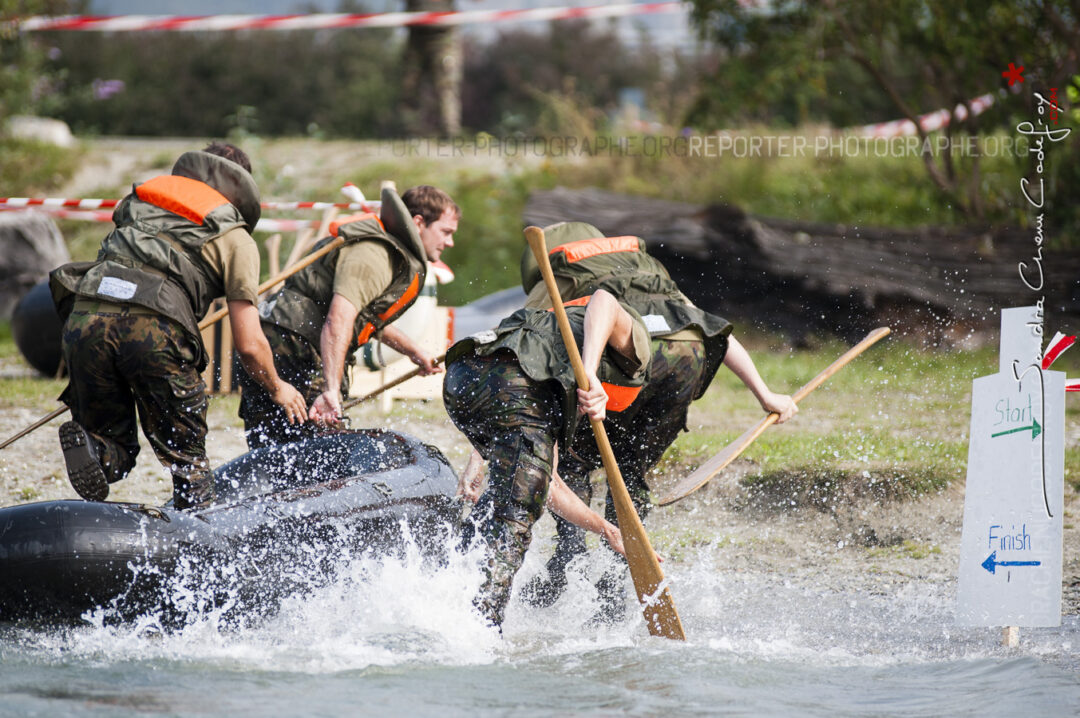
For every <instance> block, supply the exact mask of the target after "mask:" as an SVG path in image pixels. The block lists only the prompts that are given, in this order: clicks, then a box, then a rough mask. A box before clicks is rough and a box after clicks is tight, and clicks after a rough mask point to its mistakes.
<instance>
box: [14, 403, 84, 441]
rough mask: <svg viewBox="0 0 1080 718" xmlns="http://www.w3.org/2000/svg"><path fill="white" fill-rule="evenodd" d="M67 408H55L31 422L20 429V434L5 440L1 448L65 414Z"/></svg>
mask: <svg viewBox="0 0 1080 718" xmlns="http://www.w3.org/2000/svg"><path fill="white" fill-rule="evenodd" d="M67 410H68V408H67V407H66V406H61V407H59V408H57V409H55V410H54V411H53V412H51V413H50V414H48V415H47V416H43V417H41V418H40V419H38V420H37V421H35V422H34V423H33V424H31V425H30V426H28V427H26V428H25V429H23V430H22V431H20V432H19V433H18V434H16V435H15V436H13V437H11V438H10V439H8V440H7V441H5V442H4V443H3V444H0V449H4V448H7V446H8V444H14V443H15V442H16V441H18V440H19V439H21V438H23V437H24V436H26V435H27V434H29V433H30V432H31V431H34V430H35V429H38V428H40V427H42V426H45V425H46V424H48V423H49V422H50V421H52V420H53V419H55V418H56V417H58V416H60V415H61V414H63V413H64V412H65V411H67Z"/></svg>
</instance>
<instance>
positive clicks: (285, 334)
mask: <svg viewBox="0 0 1080 718" xmlns="http://www.w3.org/2000/svg"><path fill="white" fill-rule="evenodd" d="M262 329H263V334H265V335H266V340H267V341H268V342H269V343H270V351H271V352H273V355H274V368H275V369H276V370H277V373H278V376H279V377H281V379H282V380H283V381H287V382H288V383H290V384H292V385H293V386H294V387H296V389H297V391H299V392H300V393H301V394H303V395H304V402H305V403H306V404H307V407H308V409H310V408H311V405H312V404H314V403H315V400H316V399H318V398H319V395H320V394H322V393H323V392H324V391H325V390H326V380H325V379H323V374H322V369H323V365H322V358H320V357H319V352H318V351H317V350H316V349H315V348H314V347H313V346H311V344H310V343H309V342H308V341H307V340H306V339H304V338H303V337H301V336H300V335H299V334H295V333H293V332H290V331H289V330H287V329H282V328H280V327H278V326H276V325H274V324H266V323H263V325H262ZM233 376H234V377H235V378H236V382H237V384H239V385H240V390H241V395H240V412H239V413H240V418H241V419H243V420H244V433H245V435H246V438H247V445H248V448H249V449H257V448H259V447H262V446H273V445H275V444H287V443H290V442H293V441H300V440H301V439H306V438H308V437H311V436H314V435H315V434H317V433H319V431H320V427H318V426H317V425H316V424H313V423H311V422H304V423H303V424H290V423H289V419H288V416H287V415H286V414H285V410H284V409H282V408H281V407H280V406H278V405H277V404H275V403H274V401H273V400H272V399H271V398H270V394H268V393H267V391H266V389H263V388H262V385H260V384H258V383H257V382H256V381H255V380H254V379H252V378H251V377H250V376H249V375H248V373H247V372H246V371H244V368H243V366H241V364H240V360H239V359H236V361H235V362H234V364H233ZM348 392H349V382H348V372H347V371H346V372H345V375H344V376H343V378H342V382H341V394H342V396H347V395H348Z"/></svg>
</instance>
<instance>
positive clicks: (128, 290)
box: [97, 277, 139, 299]
mask: <svg viewBox="0 0 1080 718" xmlns="http://www.w3.org/2000/svg"><path fill="white" fill-rule="evenodd" d="M138 288H139V286H138V285H137V284H135V282H129V281H127V280H126V279H119V278H117V277H102V278H101V283H100V284H98V288H97V293H98V294H100V295H101V296H103V297H112V298H113V299H131V298H132V297H134V296H135V290H136V289H138Z"/></svg>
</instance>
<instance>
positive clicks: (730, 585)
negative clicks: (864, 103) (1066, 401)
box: [0, 547, 1080, 718]
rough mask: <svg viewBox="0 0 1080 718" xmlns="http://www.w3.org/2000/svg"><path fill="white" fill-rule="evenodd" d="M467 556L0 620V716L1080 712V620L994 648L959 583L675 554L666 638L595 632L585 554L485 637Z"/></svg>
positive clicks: (626, 624) (369, 560) (639, 632)
mask: <svg viewBox="0 0 1080 718" xmlns="http://www.w3.org/2000/svg"><path fill="white" fill-rule="evenodd" d="M708 548H709V547H705V548H704V549H703V552H705V553H707V552H708ZM475 559H476V557H475V556H458V555H454V556H452V557H451V558H450V559H449V560H447V561H444V562H438V563H436V562H432V561H430V560H425V559H424V558H423V557H422V556H421V555H420V554H419V553H418V552H415V551H411V552H409V553H407V554H405V555H403V556H399V557H396V558H394V559H378V558H375V557H371V556H364V557H359V558H353V559H350V560H348V562H347V565H345V566H344V567H343V570H342V571H341V572H340V574H339V575H338V576H337V577H336V579H335V580H334V581H333V582H332V583H330V584H329V585H327V584H325V582H321V583H322V585H318V586H317V587H314V588H311V589H310V590H303V591H301V592H299V593H298V594H297V595H294V596H291V597H289V598H288V599H287V600H286V601H285V602H284V603H283V604H282V605H281V607H280V610H279V611H278V612H277V613H275V614H273V615H272V616H271V617H269V618H266V619H265V620H263V621H261V622H258V623H256V624H254V625H249V626H245V627H237V626H236V625H235V624H234V623H229V622H227V621H225V620H224V619H223V617H222V614H220V613H217V612H215V610H214V609H211V610H207V611H206V612H205V613H204V614H202V615H200V616H199V617H198V618H197V619H194V620H192V621H190V622H189V623H188V624H186V625H184V626H183V627H182V628H181V629H179V630H173V631H161V630H159V629H158V627H157V625H156V620H155V618H154V617H153V616H148V617H146V618H145V619H142V620H140V621H137V622H135V623H134V624H127V625H120V626H117V625H112V623H111V622H110V621H108V620H107V618H108V617H107V615H104V614H103V613H99V614H93V615H90V616H88V617H87V618H88V620H89V623H88V624H87V625H86V626H81V627H77V628H66V629H59V628H51V629H44V628H32V627H28V626H20V625H5V626H0V715H2V716H39V715H40V716H61V715H62V716H154V715H168V716H174V715H175V716H260V717H262V716H353V715H371V716H508V715H529V716H532V715H558V716H624V715H627V716H695V715H709V716H712V715H720V716H906V717H909V716H980V717H984V716H1022V717H1023V718H1028V717H1029V716H1030V717H1035V716H1038V717H1039V718H1043V717H1046V716H1076V715H1080V657H1078V650H1080V623H1078V621H1077V617H1076V616H1068V617H1066V619H1065V622H1064V623H1063V625H1062V626H1061V627H1060V628H1053V629H1024V630H1023V631H1022V640H1021V646H1020V648H1019V649H1012V650H1009V649H1005V648H1002V647H1001V646H1000V645H999V643H1000V635H999V631H998V630H997V629H989V628H986V629H971V628H958V627H956V626H955V625H954V621H953V612H954V606H953V603H954V600H955V598H954V597H955V582H945V583H942V582H933V581H920V580H916V579H913V580H912V581H910V582H907V583H903V584H901V586H900V587H899V588H898V589H895V590H890V591H882V592H867V591H862V590H859V591H856V590H851V591H848V590H844V589H843V588H840V589H838V588H836V585H837V584H836V581H830V582H829V586H831V587H829V588H823V587H822V585H823V584H822V583H821V582H819V581H816V580H815V578H814V573H813V572H802V573H800V574H798V575H795V574H792V575H786V576H785V575H777V574H776V573H773V572H769V573H754V572H753V571H747V570H740V571H737V572H736V571H731V570H724V569H723V567H718V566H716V565H715V564H713V563H711V562H710V561H708V560H699V561H684V562H680V563H677V564H674V565H670V566H666V570H667V574H668V577H669V579H670V581H671V585H672V592H673V596H674V599H675V603H676V605H677V607H678V609H679V612H680V615H681V617H682V620H683V623H684V625H685V627H686V632H687V635H688V639H689V640H688V641H687V642H685V643H680V642H674V641H668V640H665V639H660V638H653V637H650V636H649V635H648V633H647V631H646V630H645V627H644V624H643V622H642V620H641V618H640V616H638V615H636V614H632V615H628V616H627V618H626V619H625V620H624V621H623V622H621V623H617V624H615V625H605V626H596V625H594V624H592V623H591V622H590V618H591V616H592V615H593V612H594V611H595V610H596V599H595V594H594V591H593V589H592V585H591V582H590V581H589V580H588V577H589V576H590V575H595V573H596V572H598V571H599V570H601V569H602V567H603V561H605V560H606V559H605V558H604V557H603V555H602V553H601V552H594V555H592V556H590V557H589V558H588V559H586V560H583V561H581V562H580V564H581V565H579V566H575V569H580V571H578V570H575V572H573V574H572V580H571V583H570V586H569V587H568V590H567V592H566V593H565V594H564V596H563V598H562V599H561V600H560V601H559V602H558V603H556V604H555V605H554V606H552V607H551V608H548V609H543V610H537V609H531V608H527V607H526V606H525V605H524V604H523V603H522V602H521V600H520V598H518V597H517V596H515V598H514V600H513V602H512V603H511V606H510V610H509V614H508V619H507V623H506V626H505V632H504V634H503V635H500V634H499V633H498V632H496V631H495V630H493V629H491V628H489V627H486V626H485V625H484V624H483V622H482V621H481V620H480V619H479V617H478V616H477V615H476V614H475V613H473V611H472V609H471V606H470V599H471V596H472V593H473V591H474V590H475V588H476V586H477V585H478V583H479V574H478V572H477V570H476V566H475ZM542 560H543V557H542V555H541V552H538V551H533V552H532V553H530V554H529V557H528V559H527V562H526V565H525V567H524V568H523V569H522V571H523V573H522V574H521V577H522V578H527V577H528V576H529V575H531V574H535V573H536V572H538V571H540V570H541V565H542ZM519 583H520V581H519ZM840 585H841V586H842V585H843V582H841V583H840Z"/></svg>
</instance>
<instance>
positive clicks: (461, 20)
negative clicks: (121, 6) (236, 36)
mask: <svg viewBox="0 0 1080 718" xmlns="http://www.w3.org/2000/svg"><path fill="white" fill-rule="evenodd" d="M687 9H688V8H687V5H685V4H684V3H681V2H656V3H642V4H635V3H625V4H618V5H598V6H594V7H545V8H530V9H524V10H466V11H462V12H388V13H378V14H357V13H311V14H306V15H114V16H92V15H65V16H60V17H47V16H43V15H38V16H33V17H27V18H24V19H22V20H19V21H17V25H18V27H19V29H21V30H24V31H28V32H43V31H46V30H48V31H55V30H76V31H97V32H146V31H151V30H158V31H187V32H192V31H225V30H324V29H329V28H346V27H407V26H411V25H444V26H448V25H469V24H476V23H492V22H510V21H516V22H525V21H539V20H565V19H569V18H609V17H624V16H627V15H646V14H654V13H671V12H686V11H687Z"/></svg>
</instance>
